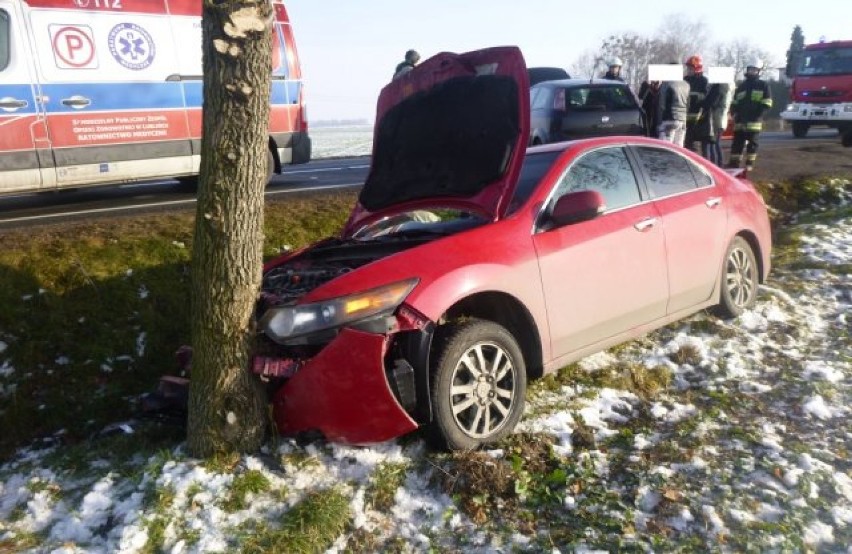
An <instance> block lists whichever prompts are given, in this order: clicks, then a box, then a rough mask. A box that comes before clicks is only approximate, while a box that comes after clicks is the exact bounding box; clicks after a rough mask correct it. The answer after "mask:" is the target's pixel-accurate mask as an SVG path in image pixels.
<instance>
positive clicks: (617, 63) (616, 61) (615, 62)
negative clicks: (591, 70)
mask: <svg viewBox="0 0 852 554" xmlns="http://www.w3.org/2000/svg"><path fill="white" fill-rule="evenodd" d="M622 65H624V63H622V61H621V58H619V57H615V58H610V59H609V61H607V62H606V66H607V67H621V66H622Z"/></svg>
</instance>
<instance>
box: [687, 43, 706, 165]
mask: <svg viewBox="0 0 852 554" xmlns="http://www.w3.org/2000/svg"><path fill="white" fill-rule="evenodd" d="M684 65H685V66H686V77H684V78H683V80H684V81H686V82H687V83H688V84H689V108H688V109H687V111H686V139H685V140H684V146H686V147H687V148H689V149H690V150H692V151H693V152H699V149H698V148H697V147H696V146H695V143H696V142H703V139H704V138H705V135H707V129H706V127H707V125H706V120H705V118H706V117H709V116H710V113H709V110H708V107H707V106H706V103H707V93H708V92H709V90H710V83H709V81H708V80H707V77H705V76H704V63H703V62H702V60H701V56H698V55H694V56H690V57H688V58H687V59H686V61H685V62H684Z"/></svg>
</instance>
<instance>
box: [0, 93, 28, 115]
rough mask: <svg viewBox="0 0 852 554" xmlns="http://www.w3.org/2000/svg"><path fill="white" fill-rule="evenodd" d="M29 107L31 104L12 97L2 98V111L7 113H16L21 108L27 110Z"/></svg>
mask: <svg viewBox="0 0 852 554" xmlns="http://www.w3.org/2000/svg"><path fill="white" fill-rule="evenodd" d="M29 105H30V104H29V102H27V101H26V100H21V99H19V98H12V97H11V96H4V97H3V98H0V109H2V110H3V111H5V112H14V111H17V110H19V109H21V108H26V107H27V106H29Z"/></svg>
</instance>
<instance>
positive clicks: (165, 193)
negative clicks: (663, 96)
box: [0, 129, 839, 230]
mask: <svg viewBox="0 0 852 554" xmlns="http://www.w3.org/2000/svg"><path fill="white" fill-rule="evenodd" d="M762 139H763V140H762V141H761V148H762V149H766V150H769V149H775V148H778V149H784V148H789V147H791V146H793V145H794V144H797V143H799V144H801V143H802V142H807V143H808V145H809V146H810V145H813V146H818V145H819V144H822V143H825V144H835V143H837V141H838V140H839V139H838V136H837V132H836V131H834V130H831V129H812V130H811V131H810V133H809V134H808V136H807V137H806V138H804V139H795V138H793V136H792V134H791V133H790V132H789V131H784V132H781V131H775V132H766V133H764V134H763V135H762ZM726 151H727V149H726ZM369 164H370V159H369V158H368V157H357V158H339V159H320V160H315V161H312V162H310V163H307V164H304V165H297V166H287V167H286V168H285V172H284V174H283V175H276V176H275V177H274V179H273V181H272V183H271V184H270V185H269V187H267V190H266V196H267V197H268V198H270V197H275V196H280V195H283V194H304V193H310V192H316V191H321V190H340V189H348V188H357V187H359V186H361V185H362V184H363V183H364V179H365V178H366V176H367V171H368V169H369ZM194 204H195V194H194V193H193V192H188V191H186V190H183V189H182V188H181V187H180V185H179V184H178V183H177V182H176V181H155V182H150V183H138V184H132V185H116V186H106V187H96V188H82V189H76V190H68V191H61V192H57V191H51V192H41V193H33V194H23V195H17V196H7V197H2V198H0V230H2V229H10V228H22V227H27V226H30V225H36V224H43V223H54V222H56V223H58V222H68V221H73V220H86V219H92V218H108V217H111V216H113V215H118V214H126V213H144V212H157V211H181V210H185V211H188V210H193V209H194Z"/></svg>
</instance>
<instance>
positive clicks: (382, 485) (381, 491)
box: [365, 462, 408, 512]
mask: <svg viewBox="0 0 852 554" xmlns="http://www.w3.org/2000/svg"><path fill="white" fill-rule="evenodd" d="M407 470H408V464H405V463H393V462H385V463H383V464H381V465H379V467H378V468H376V471H375V472H374V473H373V476H372V478H371V480H370V486H369V487H367V491H366V495H365V500H366V503H367V504H368V505H370V506H372V507H373V509H374V510H377V511H379V512H386V511H388V510H390V509H391V508H392V507H393V505H394V496H395V495H396V491H397V489H398V488H399V487H401V486H402V484H403V483H404V482H405V475H406V471H407Z"/></svg>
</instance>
